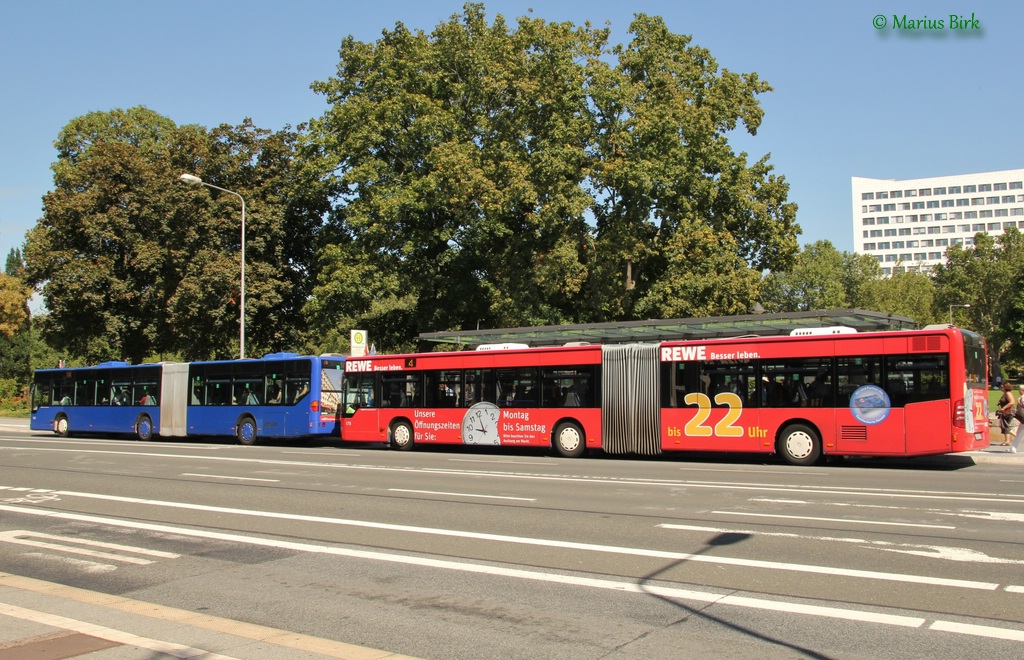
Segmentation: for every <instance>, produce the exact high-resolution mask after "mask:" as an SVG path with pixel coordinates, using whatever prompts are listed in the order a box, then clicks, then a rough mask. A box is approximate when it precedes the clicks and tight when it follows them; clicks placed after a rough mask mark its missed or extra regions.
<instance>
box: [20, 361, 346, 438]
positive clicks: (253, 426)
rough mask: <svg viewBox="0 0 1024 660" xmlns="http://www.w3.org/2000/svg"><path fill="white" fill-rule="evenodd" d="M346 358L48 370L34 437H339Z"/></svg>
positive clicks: (37, 391) (40, 374) (35, 409)
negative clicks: (41, 434) (47, 433)
mask: <svg viewBox="0 0 1024 660" xmlns="http://www.w3.org/2000/svg"><path fill="white" fill-rule="evenodd" d="M344 375H345V358H344V357H341V356H334V355H324V356H300V355H297V354H295V353H271V354H269V355H265V356H264V357H263V358H261V359H254V360H220V361H211V362H191V363H176V362H162V363H157V364H139V365H131V364H128V363H127V362H104V363H101V364H99V365H96V366H94V367H79V368H68V369H40V370H38V371H36V374H35V379H34V382H33V385H32V419H31V424H30V427H31V428H32V430H35V431H53V432H54V433H55V434H56V435H58V436H61V437H67V436H70V435H74V434H87V433H88V434H97V435H112V434H116V435H133V436H135V437H136V438H138V439H139V440H150V439H152V438H153V437H154V436H159V437H225V436H227V437H230V436H234V437H235V438H236V439H237V440H238V442H239V443H241V444H244V445H251V444H255V442H256V441H257V439H258V438H261V437H265V438H288V439H291V438H306V437H312V436H334V437H339V436H340V425H339V416H338V406H339V402H340V401H341V389H342V383H343V381H344Z"/></svg>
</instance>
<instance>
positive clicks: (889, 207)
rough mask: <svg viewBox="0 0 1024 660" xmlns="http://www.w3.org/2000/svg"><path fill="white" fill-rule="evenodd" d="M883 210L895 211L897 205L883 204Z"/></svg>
mask: <svg viewBox="0 0 1024 660" xmlns="http://www.w3.org/2000/svg"><path fill="white" fill-rule="evenodd" d="M882 210H883V211H895V210H896V205H895V204H882Z"/></svg>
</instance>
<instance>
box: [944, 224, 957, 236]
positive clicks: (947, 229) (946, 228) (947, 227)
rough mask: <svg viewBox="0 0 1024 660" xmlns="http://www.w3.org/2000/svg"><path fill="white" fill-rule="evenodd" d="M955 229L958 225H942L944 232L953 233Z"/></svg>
mask: <svg viewBox="0 0 1024 660" xmlns="http://www.w3.org/2000/svg"><path fill="white" fill-rule="evenodd" d="M955 231H956V227H955V226H953V225H942V233H943V234H952V233H953V232H955Z"/></svg>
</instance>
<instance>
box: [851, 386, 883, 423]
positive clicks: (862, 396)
mask: <svg viewBox="0 0 1024 660" xmlns="http://www.w3.org/2000/svg"><path fill="white" fill-rule="evenodd" d="M890 408H891V404H890V403H889V395H888V394H886V393H885V390H883V389H882V388H881V387H879V386H878V385H861V386H860V387H858V388H857V389H856V390H855V391H854V393H853V394H852V395H850V412H852V413H853V416H854V417H856V418H857V421H858V422H860V423H861V424H867V425H868V426H874V425H875V424H881V423H882V422H884V421H885V418H886V417H888V416H889V410H890Z"/></svg>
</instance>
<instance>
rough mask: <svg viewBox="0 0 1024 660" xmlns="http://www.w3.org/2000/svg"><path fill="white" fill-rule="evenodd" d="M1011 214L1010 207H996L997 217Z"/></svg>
mask: <svg viewBox="0 0 1024 660" xmlns="http://www.w3.org/2000/svg"><path fill="white" fill-rule="evenodd" d="M1008 215H1010V209H996V217H997V218H1005V217H1007V216H1008Z"/></svg>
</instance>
